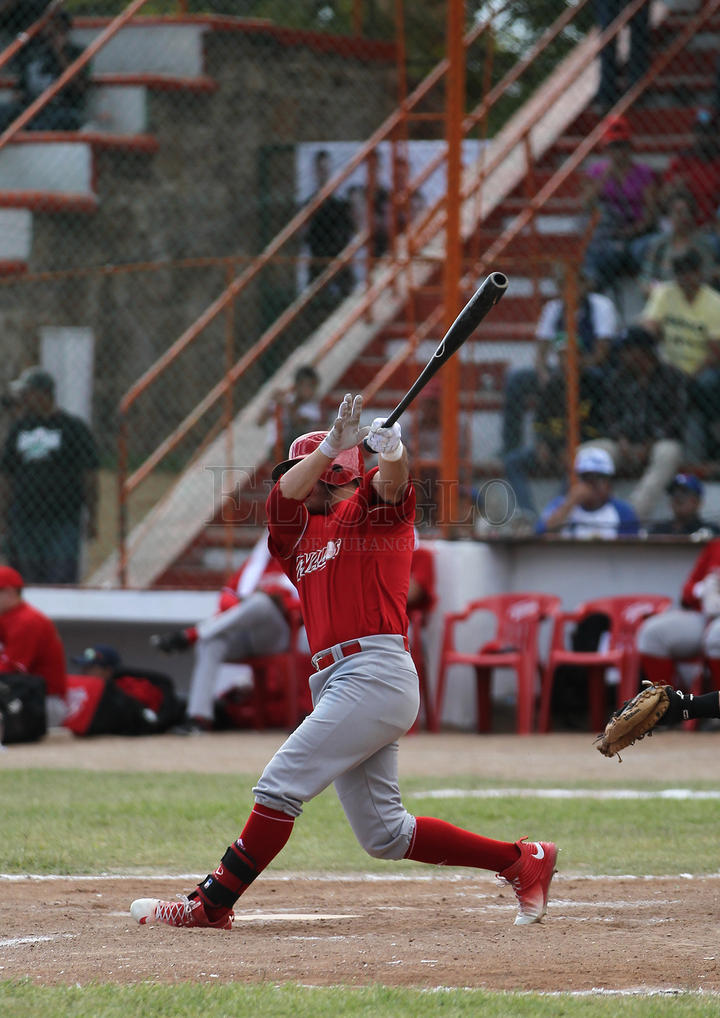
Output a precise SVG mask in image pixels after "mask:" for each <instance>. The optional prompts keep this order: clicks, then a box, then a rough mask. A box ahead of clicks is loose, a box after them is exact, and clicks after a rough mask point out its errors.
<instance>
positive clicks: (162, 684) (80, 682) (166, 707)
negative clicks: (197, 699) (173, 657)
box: [63, 644, 185, 735]
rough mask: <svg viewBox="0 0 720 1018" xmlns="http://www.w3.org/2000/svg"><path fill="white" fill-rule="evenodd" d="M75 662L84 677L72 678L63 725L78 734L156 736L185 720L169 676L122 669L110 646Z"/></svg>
mask: <svg viewBox="0 0 720 1018" xmlns="http://www.w3.org/2000/svg"><path fill="white" fill-rule="evenodd" d="M71 661H72V663H73V664H74V665H77V666H79V668H80V670H81V674H80V675H70V676H68V696H67V700H68V713H67V715H66V717H65V720H64V722H63V724H64V726H65V728H69V729H70V730H71V731H72V732H74V733H75V735H155V734H158V733H160V732H166V731H167V730H168V729H169V728H171V727H172V726H173V725H175V724H177V723H179V722H180V721H181V720H182V718H183V716H184V713H185V705H184V703H183V702H182V700H180V698H179V697H178V696H177V694H176V692H175V687H174V686H173V682H172V679H171V678H170V677H169V676H168V675H164V674H163V673H162V672H155V671H151V670H150V669H149V668H132V667H130V666H128V665H126V664H123V661H122V658H121V657H120V654H119V652H118V651H117V650H116V649H115V648H114V647H110V646H108V645H107V644H96V645H95V646H93V647H86V648H85V650H84V651H83V652H82V654H79V655H78V656H77V657H73V658H71Z"/></svg>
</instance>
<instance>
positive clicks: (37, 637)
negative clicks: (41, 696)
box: [0, 601, 67, 697]
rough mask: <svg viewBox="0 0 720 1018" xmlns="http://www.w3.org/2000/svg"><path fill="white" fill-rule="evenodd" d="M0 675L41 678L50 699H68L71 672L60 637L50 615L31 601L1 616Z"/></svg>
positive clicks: (23, 602)
mask: <svg viewBox="0 0 720 1018" xmlns="http://www.w3.org/2000/svg"><path fill="white" fill-rule="evenodd" d="M0 672H27V674H28V675H40V676H41V677H42V678H43V679H45V687H46V690H47V693H48V696H62V697H64V696H65V693H66V690H67V672H66V670H65V650H64V648H63V645H62V641H61V639H60V635H59V633H58V631H57V629H56V628H55V626H54V624H53V623H52V622H51V621H50V619H49V618H48V617H47V615H43V613H42V612H40V611H38V610H37V608H33V607H32V605H29V604H28V603H27V601H21V602H20V604H18V605H16V606H15V607H14V608H10V609H9V610H8V611H6V612H3V613H2V614H0Z"/></svg>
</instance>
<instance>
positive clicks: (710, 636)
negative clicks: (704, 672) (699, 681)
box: [637, 539, 720, 720]
mask: <svg viewBox="0 0 720 1018" xmlns="http://www.w3.org/2000/svg"><path fill="white" fill-rule="evenodd" d="M680 604H681V608H678V609H669V610H668V611H664V612H660V614H659V615H653V616H652V617H651V618H649V619H647V620H646V621H645V622H643V624H642V626H641V627H640V629H639V630H638V635H637V648H638V650H639V651H640V663H641V667H642V672H643V675H644V677H645V678H648V679H650V681H651V682H657V683H659V684H660V685H666V684H670V685H675V684H676V681H677V680H676V663H677V662H678V661H687V660H691V659H693V658H698V657H699V658H701V659H702V662H703V665H704V666H705V667H706V668H707V669H708V670H709V671H710V674H711V676H712V684H713V686H714V687H715V690H714V691H713V692H712V693H705V694H703V695H701V696H695V697H693V698H692V700H690V699H689V697H688V698H687V700H689V702H687V703H686V706H687V711H688V713H687V715H686V717H687V719H688V720H689V719H692V718H717V717H718V716H720V710H719V709H718V705H719V703H720V701H719V700H718V692H717V690H718V688H720V539H718V540H714V541H710V543H709V544H707V545H706V546H705V548H704V549H703V550H702V551H701V552H700V555H699V556H698V558H697V560H696V562H695V565H694V566H693V568H692V571H691V572H690V575H689V576H688V578H687V580H686V581H685V584H684V586H683V589H682V593H681V597H680Z"/></svg>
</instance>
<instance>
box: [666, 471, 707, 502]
mask: <svg viewBox="0 0 720 1018" xmlns="http://www.w3.org/2000/svg"><path fill="white" fill-rule="evenodd" d="M678 489H680V490H682V491H691V492H692V493H693V495H697V497H698V498H702V496H703V492H704V490H705V489H704V488H703V485H702V481H701V480H700V478H699V477H696V476H695V474H675V476H674V477H673V479H672V481H671V482H670V484H669V485H668V494H669V495H672V494H673V493H674V492H676V491H677V490H678Z"/></svg>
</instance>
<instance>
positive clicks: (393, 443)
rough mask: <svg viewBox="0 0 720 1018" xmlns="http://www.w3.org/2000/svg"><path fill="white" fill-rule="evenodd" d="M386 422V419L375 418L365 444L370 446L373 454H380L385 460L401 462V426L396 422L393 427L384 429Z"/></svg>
mask: <svg viewBox="0 0 720 1018" xmlns="http://www.w3.org/2000/svg"><path fill="white" fill-rule="evenodd" d="M384 421H385V418H384V417H376V418H375V420H374V421H373V422H372V424H371V425H370V431H369V433H368V437H367V438H366V439H365V444H366V445H368V446H370V448H371V449H372V451H373V452H376V453H379V455H380V456H382V458H383V459H384V460H390V461H394V460H399V459H400V457H401V456H402V454H403V444H402V434H401V431H400V425H399V423H398V422H397V421H396V422H395V423H394V424H393V425H392V427H390V428H384V427H383V423H384Z"/></svg>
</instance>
